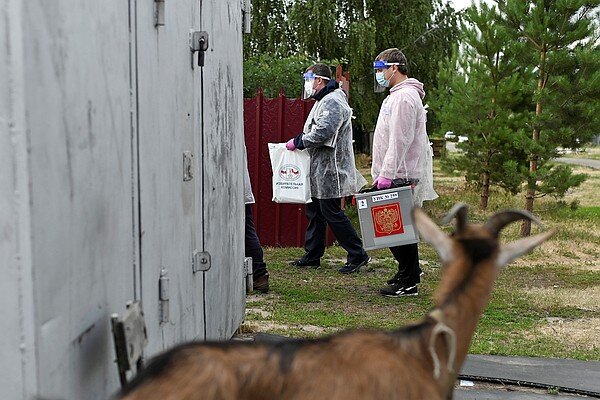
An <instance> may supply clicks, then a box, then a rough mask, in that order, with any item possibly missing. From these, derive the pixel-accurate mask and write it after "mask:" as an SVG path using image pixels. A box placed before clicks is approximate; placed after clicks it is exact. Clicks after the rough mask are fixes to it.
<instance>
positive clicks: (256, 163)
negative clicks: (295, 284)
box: [244, 89, 332, 247]
mask: <svg viewBox="0 0 600 400" xmlns="http://www.w3.org/2000/svg"><path fill="white" fill-rule="evenodd" d="M313 104H314V101H313V100H309V101H305V100H300V99H288V98H286V97H285V93H283V92H281V93H280V94H279V97H277V98H275V99H268V98H266V97H265V96H264V94H263V92H262V90H260V89H259V91H258V92H257V94H256V96H255V97H254V98H251V99H244V135H245V139H246V148H247V151H248V169H249V171H250V181H251V182H252V190H253V192H254V197H255V198H256V203H255V204H254V206H253V209H252V211H253V216H254V222H255V225H256V231H257V233H258V237H259V239H260V242H261V244H262V245H267V246H294V247H302V246H303V245H304V234H305V232H306V227H307V220H306V217H305V214H304V205H301V204H277V203H274V202H272V201H271V198H272V197H273V190H272V183H271V182H272V181H271V179H272V172H271V160H270V158H269V149H268V146H267V144H268V143H281V142H286V141H288V140H289V139H291V138H293V137H294V136H296V135H297V134H298V133H300V132H302V128H303V127H304V121H305V120H306V117H307V116H308V113H309V112H310V110H311V109H312V107H313ZM328 238H330V239H328V244H331V243H332V235H328Z"/></svg>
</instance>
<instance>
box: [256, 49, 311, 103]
mask: <svg viewBox="0 0 600 400" xmlns="http://www.w3.org/2000/svg"><path fill="white" fill-rule="evenodd" d="M313 63H314V62H313V61H311V60H310V59H309V58H308V57H303V56H293V57H286V58H280V57H277V56H273V55H270V54H263V55H259V56H255V57H252V58H250V59H248V60H246V61H244V97H253V96H254V95H255V94H256V91H257V90H258V88H262V89H263V90H264V94H265V96H267V97H277V96H278V95H279V92H280V91H281V90H283V91H284V92H285V93H286V95H287V96H288V97H300V94H301V93H302V87H303V84H304V81H303V80H302V73H303V72H304V70H305V69H306V67H307V66H309V65H311V64H313Z"/></svg>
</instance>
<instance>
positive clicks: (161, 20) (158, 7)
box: [154, 0, 165, 27]
mask: <svg viewBox="0 0 600 400" xmlns="http://www.w3.org/2000/svg"><path fill="white" fill-rule="evenodd" d="M164 25H165V0H154V26H155V27H158V26H164Z"/></svg>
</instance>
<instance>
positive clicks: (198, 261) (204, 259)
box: [192, 250, 211, 273]
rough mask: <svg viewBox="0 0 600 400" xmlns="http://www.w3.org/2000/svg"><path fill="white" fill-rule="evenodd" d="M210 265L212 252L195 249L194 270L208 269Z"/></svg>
mask: <svg viewBox="0 0 600 400" xmlns="http://www.w3.org/2000/svg"><path fill="white" fill-rule="evenodd" d="M210 267H211V265H210V253H209V252H208V251H197V250H196V251H194V253H193V254H192V272H193V273H196V272H198V271H208V270H209V269H210Z"/></svg>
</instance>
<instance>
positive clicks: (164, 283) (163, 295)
mask: <svg viewBox="0 0 600 400" xmlns="http://www.w3.org/2000/svg"><path fill="white" fill-rule="evenodd" d="M169 281H170V279H169V273H168V272H167V270H166V269H165V268H163V269H161V270H160V278H158V303H159V308H160V309H159V315H160V322H161V323H165V322H169Z"/></svg>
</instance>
